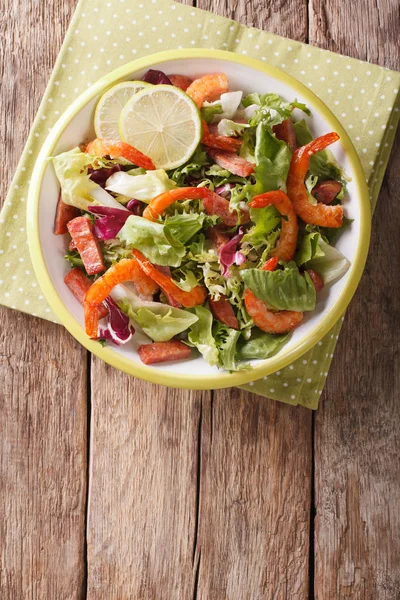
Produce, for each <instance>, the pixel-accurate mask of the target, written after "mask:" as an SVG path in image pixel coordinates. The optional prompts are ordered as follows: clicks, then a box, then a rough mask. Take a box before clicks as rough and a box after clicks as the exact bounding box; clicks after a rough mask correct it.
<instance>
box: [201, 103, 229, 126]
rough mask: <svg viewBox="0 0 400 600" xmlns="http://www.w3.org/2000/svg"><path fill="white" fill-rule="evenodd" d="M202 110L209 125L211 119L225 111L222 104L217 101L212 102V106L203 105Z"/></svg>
mask: <svg viewBox="0 0 400 600" xmlns="http://www.w3.org/2000/svg"><path fill="white" fill-rule="evenodd" d="M200 112H201V116H202V117H203V119H204V120H205V122H206V123H207V125H208V124H209V123H211V121H212V120H213V118H214V116H215V115H220V114H222V113H223V112H224V111H223V109H222V106H221V104H218V103H216V104H211V105H210V106H203V107H202V109H201V111H200Z"/></svg>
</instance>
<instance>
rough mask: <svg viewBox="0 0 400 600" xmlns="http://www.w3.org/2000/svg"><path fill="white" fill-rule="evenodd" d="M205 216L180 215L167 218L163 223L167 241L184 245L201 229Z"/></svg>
mask: <svg viewBox="0 0 400 600" xmlns="http://www.w3.org/2000/svg"><path fill="white" fill-rule="evenodd" d="M204 220H205V214H204V213H203V214H197V213H194V212H193V213H182V214H175V215H173V216H167V217H166V219H165V222H164V234H165V236H166V237H167V239H168V240H170V239H171V236H172V238H173V239H175V240H177V241H178V242H180V243H181V244H186V243H187V242H188V241H189V240H190V239H192V237H193V236H194V235H195V234H196V233H197V232H198V231H200V229H201V228H202V227H203V224H204Z"/></svg>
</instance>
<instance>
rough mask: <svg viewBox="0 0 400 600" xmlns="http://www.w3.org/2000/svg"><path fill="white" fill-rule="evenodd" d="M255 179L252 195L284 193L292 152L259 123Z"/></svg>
mask: <svg viewBox="0 0 400 600" xmlns="http://www.w3.org/2000/svg"><path fill="white" fill-rule="evenodd" d="M255 159H256V165H257V166H256V168H255V178H256V183H255V184H254V185H253V186H252V193H253V194H254V195H256V194H262V193H264V192H269V191H271V190H283V191H284V192H286V179H287V176H288V173H289V167H290V161H291V159H292V152H291V150H290V148H289V146H288V145H287V144H285V142H282V141H281V140H278V139H277V138H276V137H275V136H274V135H273V134H272V133H271V132H270V130H269V128H268V127H266V126H264V125H263V124H262V123H260V124H259V125H258V126H257V131H256V146H255Z"/></svg>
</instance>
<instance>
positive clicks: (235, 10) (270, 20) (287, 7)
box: [196, 0, 307, 42]
mask: <svg viewBox="0 0 400 600" xmlns="http://www.w3.org/2000/svg"><path fill="white" fill-rule="evenodd" d="M196 6H197V7H198V8H202V9H204V10H209V11H211V12H214V13H216V14H218V15H223V16H224V17H228V18H230V19H235V20H236V21H239V23H243V24H244V25H250V26H252V27H258V28H259V29H264V30H266V31H269V32H271V33H276V34H277V35H283V36H284V37H288V38H291V39H293V40H298V41H300V42H305V41H306V39H307V0H271V1H270V2H265V0H197V2H196Z"/></svg>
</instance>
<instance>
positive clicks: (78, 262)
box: [64, 250, 83, 267]
mask: <svg viewBox="0 0 400 600" xmlns="http://www.w3.org/2000/svg"><path fill="white" fill-rule="evenodd" d="M64 258H65V260H67V261H68V262H69V264H70V265H71V267H83V260H82V259H81V255H80V254H79V252H78V250H67V252H66V254H65V255H64Z"/></svg>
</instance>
